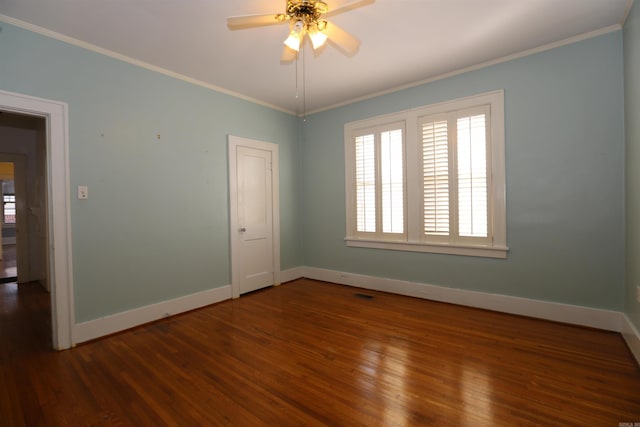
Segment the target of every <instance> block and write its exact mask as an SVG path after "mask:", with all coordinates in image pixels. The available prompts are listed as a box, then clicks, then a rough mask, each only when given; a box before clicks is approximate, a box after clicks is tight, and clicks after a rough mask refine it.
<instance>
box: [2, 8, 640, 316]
mask: <svg viewBox="0 0 640 427" xmlns="http://www.w3.org/2000/svg"><path fill="white" fill-rule="evenodd" d="M633 13H634V14H632V17H631V20H632V22H637V7H636V8H635V11H634V12H633ZM633 20H635V21H633ZM0 26H1V27H2V32H0V58H1V60H0V89H2V90H7V91H11V92H18V93H25V94H30V95H34V96H38V97H43V98H48V99H54V100H59V101H64V102H67V103H68V104H69V111H70V116H69V117H70V170H71V188H72V191H73V189H75V187H76V186H77V185H81V184H82V185H88V186H89V195H90V197H89V199H88V200H86V201H78V200H76V199H75V198H74V199H72V201H71V216H72V218H71V219H72V233H73V254H74V259H73V266H74V286H75V289H74V297H75V304H76V320H77V321H79V322H81V321H86V320H90V319H94V318H98V317H100V316H104V315H108V314H112V313H117V312H120V311H123V310H127V309H131V308H136V307H140V306H144V305H147V304H151V303H154V302H158V301H163V300H168V299H171V298H175V297H178V296H182V295H187V294H190V293H193V292H197V291H201V290H205V289H210V288H214V287H219V286H223V285H226V284H228V283H229V282H230V265H229V231H228V221H229V218H228V191H227V185H228V182H227V150H226V136H227V134H229V133H231V134H235V135H238V136H244V137H249V138H256V139H261V140H265V141H269V142H275V143H278V144H279V146H280V166H281V171H280V190H281V200H280V204H281V221H282V224H281V229H282V235H281V239H282V253H281V257H282V268H283V269H287V268H292V267H296V266H299V265H309V266H315V267H322V268H329V269H334V270H341V271H347V272H354V273H362V274H369V275H376V276H381V277H390V278H397V279H404V280H411V281H416V282H421V283H429V284H435V285H442V286H449V287H456V288H463V289H472V290H478V291H483V292H493V293H500V294H505V295H515V296H522V297H528V298H536V299H541V300H548V301H556V302H565V303H570V304H577V305H584V306H591V307H600V308H606V309H613V310H622V309H623V308H624V306H625V292H624V223H623V222H624V172H623V166H624V121H623V113H624V109H623V105H624V102H623V52H622V33H621V32H616V33H612V34H608V35H604V36H601V37H597V38H594V39H589V40H586V41H582V42H579V43H576V44H573V45H570V46H565V47H561V48H558V49H555V50H551V51H547V52H543V53H540V54H537V55H533V56H529V57H526V58H521V59H518V60H514V61H511V62H508V63H503V64H499V65H496V66H493V67H489V68H485V69H481V70H478V71H474V72H470V73H466V74H463V75H459V76H456V77H452V78H449V79H445V80H440V81H436V82H433V83H430V84H426V85H423V86H420V87H416V88H412V89H408V90H405V91H400V92H396V93H393V94H389V95H385V96H382V97H378V98H375V99H371V100H367V101H363V102H360V103H357V104H353V105H349V106H345V107H341V108H337V109H334V110H330V111H326V112H322V113H318V114H314V115H310V116H309V117H308V118H307V121H306V122H304V123H303V122H300V121H298V120H297V119H296V118H294V117H291V116H289V115H287V114H284V113H280V112H277V111H274V110H271V109H268V108H265V107H261V106H258V105H254V104H251V103H249V102H246V101H242V100H239V99H235V98H233V97H230V96H226V95H223V94H220V93H217V92H214V91H211V90H208V89H204V88H201V87H198V86H194V85H191V84H188V83H185V82H182V81H179V80H175V79H172V78H169V77H166V76H163V75H160V74H157V73H153V72H150V71H147V70H144V69H141V68H138V67H135V66H132V65H130V64H127V63H123V62H120V61H116V60H113V59H110V58H108V57H105V56H102V55H99V54H96V53H93V52H89V51H86V50H84V49H81V48H78V47H74V46H70V45H67V44H64V43H62V42H59V41H56V40H52V39H48V38H46V37H43V36H40V35H37V34H34V33H31V32H28V31H26V30H22V29H19V28H16V27H13V26H11V25H8V24H0ZM636 27H637V25H636ZM631 28H633V27H631V26H629V25H628V28H627V33H630V32H631ZM626 39H629V36H628V35H627V36H626ZM633 40H635V43H636V44H637V32H636V34H635V35H634V36H633ZM636 50H637V49H636ZM635 64H636V66H635V68H633V70H636V69H637V59H636V61H635ZM630 69H631V66H630V65H629V63H627V69H626V70H627V73H629V72H630ZM637 74H638V73H637V72H636V73H635V74H634V75H637ZM635 84H636V88H637V80H636V83H635ZM495 89H505V105H506V138H507V143H506V144H507V145H506V150H507V151H506V152H507V165H506V166H507V197H508V199H507V217H508V244H509V246H510V248H511V251H510V253H509V258H508V259H507V260H492V259H483V258H472V257H461V256H452V255H434V254H420V253H408V252H394V251H384V250H375V249H361V248H347V247H346V246H345V243H344V234H345V213H344V205H345V201H344V198H345V196H344V166H343V165H344V139H343V138H344V137H343V126H344V124H345V123H346V122H350V121H354V120H358V119H363V118H367V117H371V116H375V115H379V114H385V113H389V112H395V111H399V110H403V109H409V108H413V107H418V106H422V105H427V104H430V103H433V102H438V101H443V100H448V99H453V98H457V97H464V96H468V95H472V94H476V93H482V92H486V91H491V90H495ZM637 99H638V98H637V97H636V98H635V101H634V102H636V104H637ZM636 108H637V107H636ZM636 111H637V110H636ZM635 114H636V116H637V113H635ZM636 129H637V128H636ZM627 133H629V130H628V129H627ZM157 134H160V135H161V139H160V140H158V139H156V135H157ZM635 140H637V138H636V139H634V141H635ZM636 145H637V144H636ZM638 157H640V156H638V155H637V154H636V157H635V158H636V159H637V158H638ZM636 163H637V162H636ZM630 176H631V175H630ZM639 181H640V180H638V179H636V181H635V182H636V183H638V184H637V185H638V186H640V183H639ZM635 188H637V186H636V187H635ZM636 193H637V191H636ZM176 206H178V207H179V209H177V208H176ZM639 210H640V209H639ZM634 212H636V213H637V212H638V210H636V211H634ZM627 215H629V212H627ZM636 217H637V215H636ZM636 227H637V224H636ZM639 240H640V239H637V240H636V244H635V248H636V252H635V253H636V254H637V253H638V250H639V249H640V248H639V246H638V243H637V242H638V241H639ZM628 264H632V263H628ZM626 301H627V310H628V312H630V311H631V310H632V308H633V307H632V308H631V309H630V308H629V297H627V298H626ZM636 307H637V306H636ZM636 310H637V309H636ZM634 313H636V314H633V315H634V316H637V311H636V312H634ZM636 319H637V317H636Z"/></svg>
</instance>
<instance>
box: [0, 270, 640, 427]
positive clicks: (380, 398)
mask: <svg viewBox="0 0 640 427" xmlns="http://www.w3.org/2000/svg"><path fill="white" fill-rule="evenodd" d="M3 286H11V285H0V287H3ZM14 288H15V289H14ZM0 289H2V291H0V314H1V316H2V325H1V328H0V342H2V350H0V384H1V385H0V424H1V425H3V426H4V425H7V426H40V425H42V426H49V425H50V426H80V425H91V426H102V425H105V426H106V425H119V426H163V425H170V426H243V427H245V426H425V425H437V426H511V425H532V426H533V425H543V426H567V425H575V426H585V425H588V426H618V425H619V423H621V422H640V368H639V367H638V365H636V363H635V362H634V360H633V359H632V357H631V355H630V353H629V351H628V349H627V348H626V346H625V344H624V342H623V340H622V338H621V336H620V335H619V334H616V333H610V332H604V331H598V330H593V329H586V328H580V327H573V326H567V325H562V324H557V323H552V322H546V321H540V320H535V319H530V318H524V317H517V316H512V315H507V314H501V313H495V312H490V311H484V310H478V309H472V308H465V307H460V306H455V305H450V304H443V303H435V302H430V301H424V300H419V299H414V298H408V297H402V296H398V295H391V294H385V293H379V292H374V291H368V290H362V289H356V288H350V287H344V286H339V285H333V284H328V283H323V282H316V281H312V280H305V279H302V280H298V281H295V282H292V283H288V284H285V285H282V286H280V287H276V288H270V289H266V290H263V291H260V292H256V293H253V294H250V295H246V296H243V297H241V298H240V299H238V300H230V301H225V302H222V303H219V304H217V305H214V306H210V307H206V308H204V309H200V310H197V311H193V312H190V313H186V314H183V315H180V316H176V317H173V318H170V319H166V320H163V321H159V322H156V323H153V324H149V325H146V326H143V327H140V328H137V329H133V330H130V331H127V332H124V333H120V334H117V335H114V336H111V337H107V338H104V339H101V340H97V341H94V342H91V343H87V344H84V345H80V346H78V347H77V348H75V349H72V350H67V351H63V352H53V351H49V350H47V349H48V348H50V341H49V338H48V337H47V338H45V336H48V335H47V334H48V331H49V329H50V325H49V324H48V323H47V318H48V311H47V310H48V309H47V302H46V301H47V298H48V295H47V294H46V293H44V292H43V291H41V290H40V289H39V287H38V286H37V285H32V284H27V285H19V286H17V287H16V286H15V285H13V287H12V288H0ZM357 294H362V295H357ZM43 296H44V297H43ZM368 296H370V297H372V298H368ZM31 312H33V313H31ZM7 319H12V320H11V322H10V323H9V322H8V321H7ZM7 342H11V345H10V346H7V345H5V343H7ZM9 348H12V350H8V349H9ZM3 420H4V421H3ZM3 423H4V424H3Z"/></svg>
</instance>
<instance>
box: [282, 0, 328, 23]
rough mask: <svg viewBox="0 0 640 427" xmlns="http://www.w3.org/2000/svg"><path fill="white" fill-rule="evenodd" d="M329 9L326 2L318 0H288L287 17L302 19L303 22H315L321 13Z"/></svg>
mask: <svg viewBox="0 0 640 427" xmlns="http://www.w3.org/2000/svg"><path fill="white" fill-rule="evenodd" d="M328 10H329V8H328V6H327V4H326V3H325V2H323V1H320V0H315V1H314V0H288V1H287V17H288V18H289V19H293V20H302V21H303V22H304V23H305V24H309V23H311V22H316V21H318V20H319V19H320V16H321V15H322V14H323V13H326V12H327V11H328Z"/></svg>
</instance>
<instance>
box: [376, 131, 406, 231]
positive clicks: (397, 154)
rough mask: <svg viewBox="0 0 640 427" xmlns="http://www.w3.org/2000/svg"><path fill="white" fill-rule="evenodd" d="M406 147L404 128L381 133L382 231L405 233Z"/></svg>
mask: <svg viewBox="0 0 640 427" xmlns="http://www.w3.org/2000/svg"><path fill="white" fill-rule="evenodd" d="M403 153H404V147H403V144H402V129H394V130H391V131H385V132H382V133H381V134H380V181H381V193H382V194H381V201H382V232H383V233H404V167H403V158H404V154H403Z"/></svg>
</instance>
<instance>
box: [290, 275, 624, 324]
mask: <svg viewBox="0 0 640 427" xmlns="http://www.w3.org/2000/svg"><path fill="white" fill-rule="evenodd" d="M303 272H304V277H308V278H310V279H315V280H322V281H325V282H332V283H338V284H341V285H348V286H355V287H359V288H364V289H372V290H376V291H383V292H390V293H394V294H399V295H406V296H411V297H416V298H423V299H428V300H432V301H441V302H447V303H452V304H458V305H465V306H469V307H476V308H483V309H487V310H493V311H498V312H502V313H510V314H516V315H520V316H528V317H535V318H538V319H546V320H552V321H555V322H562V323H568V324H573V325H580V326H587V327H591V328H598V329H604V330H608V331H616V332H620V329H621V322H622V320H621V319H622V313H620V312H618V311H612V310H603V309H598V308H590V307H582V306H576V305H570V304H561V303H556V302H548V301H540V300H533V299H528V298H521V297H513V296H508V295H499V294H489V293H486V292H478V291H469V290H464V289H456V288H448V287H445V286H436V285H429V284H424V283H417V282H408V281H404V280H396V279H386V278H381V277H374V276H366V275H363V274H353V273H346V272H340V271H335V270H326V269H321V268H315V267H304V268H303Z"/></svg>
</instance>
